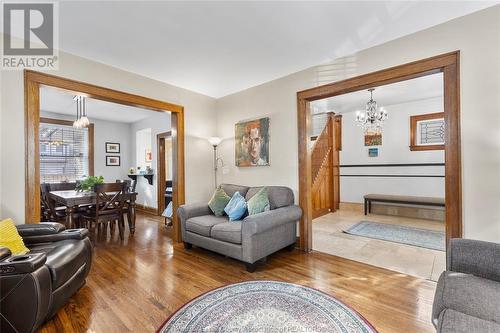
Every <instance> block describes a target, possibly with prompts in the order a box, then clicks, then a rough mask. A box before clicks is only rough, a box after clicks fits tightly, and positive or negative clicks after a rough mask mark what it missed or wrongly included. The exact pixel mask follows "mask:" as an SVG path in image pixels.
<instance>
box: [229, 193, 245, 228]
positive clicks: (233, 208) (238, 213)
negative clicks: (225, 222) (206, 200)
mask: <svg viewBox="0 0 500 333" xmlns="http://www.w3.org/2000/svg"><path fill="white" fill-rule="evenodd" d="M224 211H225V212H226V214H227V216H229V221H238V220H240V219H241V217H242V216H243V215H245V213H246V212H247V202H246V200H245V198H243V196H242V195H241V194H240V192H235V193H234V194H233V197H232V198H231V201H229V203H228V204H227V206H226V208H224Z"/></svg>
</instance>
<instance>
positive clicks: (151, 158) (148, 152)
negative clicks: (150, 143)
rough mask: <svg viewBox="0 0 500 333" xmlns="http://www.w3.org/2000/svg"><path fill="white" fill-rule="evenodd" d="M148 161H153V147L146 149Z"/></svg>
mask: <svg viewBox="0 0 500 333" xmlns="http://www.w3.org/2000/svg"><path fill="white" fill-rule="evenodd" d="M145 160H146V162H152V161H153V152H152V151H151V149H146V158H145Z"/></svg>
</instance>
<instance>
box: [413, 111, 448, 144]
mask: <svg viewBox="0 0 500 333" xmlns="http://www.w3.org/2000/svg"><path fill="white" fill-rule="evenodd" d="M445 134H446V132H445V121H444V112H438V113H429V114H423V115H418V116H411V117H410V150H443V149H444V143H445Z"/></svg>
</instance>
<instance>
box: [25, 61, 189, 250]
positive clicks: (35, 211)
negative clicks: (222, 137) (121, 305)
mask: <svg viewBox="0 0 500 333" xmlns="http://www.w3.org/2000/svg"><path fill="white" fill-rule="evenodd" d="M41 86H50V87H54V88H58V89H63V90H65V91H69V92H72V93H74V94H80V95H85V96H86V97H91V98H94V99H98V100H102V101H107V102H113V103H118V104H123V105H128V106H134V107H140V108H145V109H149V110H152V111H157V112H171V127H172V155H173V164H174V165H175V168H174V173H173V192H174V193H173V202H174V206H175V207H179V206H180V205H182V204H184V202H185V177H184V107H183V106H181V105H177V104H173V103H169V102H164V101H159V100H156V99H152V98H148V97H143V96H139V95H134V94H129V93H126V92H122V91H118V90H113V89H109V88H104V87H99V86H96V85H93V84H89V83H85V82H81V81H75V80H71V79H67V78H63V77H58V76H54V75H49V74H45V73H40V72H35V71H31V70H25V71H24V108H25V110H24V111H25V122H24V129H25V141H26V142H25V163H26V167H25V222H26V223H38V222H39V221H40V160H39V142H38V140H39V125H40V87H41ZM173 221H174V226H173V229H174V230H173V234H174V240H175V241H177V242H180V241H181V230H180V227H179V224H178V220H177V212H176V211H175V210H174V216H173Z"/></svg>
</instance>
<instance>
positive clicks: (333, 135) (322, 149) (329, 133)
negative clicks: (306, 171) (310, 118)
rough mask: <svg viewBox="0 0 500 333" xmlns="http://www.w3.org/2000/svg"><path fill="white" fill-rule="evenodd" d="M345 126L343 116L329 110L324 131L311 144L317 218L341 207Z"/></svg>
mask: <svg viewBox="0 0 500 333" xmlns="http://www.w3.org/2000/svg"><path fill="white" fill-rule="evenodd" d="M341 129H342V116H341V115H335V114H334V113H329V114H328V119H327V122H326V124H325V127H324V128H323V131H322V132H321V134H320V135H319V136H318V137H317V138H316V140H315V142H314V144H313V146H312V148H311V169H312V170H311V172H312V189H311V190H312V191H311V193H312V207H313V218H317V217H319V216H322V215H325V214H328V213H329V212H334V211H335V210H337V209H338V207H339V203H340V198H339V197H340V185H339V151H340V150H341V148H342V147H341Z"/></svg>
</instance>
